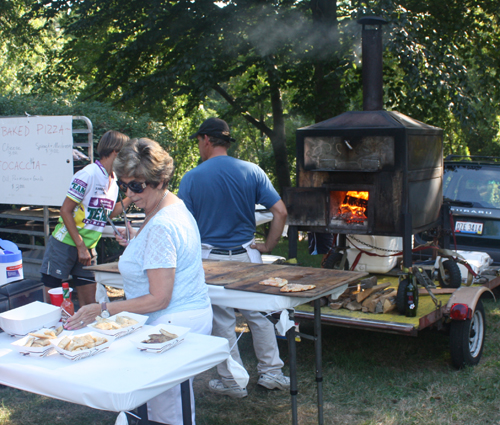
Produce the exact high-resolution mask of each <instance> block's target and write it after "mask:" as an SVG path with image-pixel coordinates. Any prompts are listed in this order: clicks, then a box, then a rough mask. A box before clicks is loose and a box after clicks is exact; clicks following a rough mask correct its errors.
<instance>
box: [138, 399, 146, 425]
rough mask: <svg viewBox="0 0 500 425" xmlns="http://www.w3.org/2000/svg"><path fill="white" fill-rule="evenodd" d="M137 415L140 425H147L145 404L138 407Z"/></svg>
mask: <svg viewBox="0 0 500 425" xmlns="http://www.w3.org/2000/svg"><path fill="white" fill-rule="evenodd" d="M137 414H138V415H139V417H140V418H141V420H140V421H139V424H140V425H149V419H148V405H147V403H144V404H143V405H142V406H139V407H138V408H137Z"/></svg>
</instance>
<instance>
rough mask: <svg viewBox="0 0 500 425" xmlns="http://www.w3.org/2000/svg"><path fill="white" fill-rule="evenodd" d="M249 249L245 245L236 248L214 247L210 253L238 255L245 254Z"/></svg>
mask: <svg viewBox="0 0 500 425" xmlns="http://www.w3.org/2000/svg"><path fill="white" fill-rule="evenodd" d="M246 252H247V250H246V249H245V248H243V247H240V248H236V249H217V248H216V249H212V250H211V251H210V254H215V255H238V254H245V253H246Z"/></svg>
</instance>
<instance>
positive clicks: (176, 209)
mask: <svg viewBox="0 0 500 425" xmlns="http://www.w3.org/2000/svg"><path fill="white" fill-rule="evenodd" d="M114 169H115V173H116V174H117V176H118V178H119V180H118V184H119V186H120V188H121V189H122V190H123V191H124V192H125V193H126V195H127V197H129V198H130V199H131V201H132V202H134V203H135V205H136V206H137V207H139V208H142V209H143V210H144V213H145V214H146V216H145V219H144V222H143V224H142V226H141V227H140V228H139V229H138V230H137V231H134V230H132V228H131V227H129V230H130V235H131V239H130V241H129V242H128V243H127V242H126V240H125V231H123V233H122V234H121V235H117V240H118V241H119V242H121V244H123V245H126V249H125V251H124V253H123V255H122V256H121V257H120V261H119V264H118V266H119V269H120V273H121V275H122V277H123V286H124V290H125V295H126V298H127V299H126V300H124V301H115V302H112V303H107V304H106V303H102V304H103V305H101V306H100V305H99V304H91V305H88V306H85V307H83V308H81V309H80V310H79V311H78V312H77V313H76V314H75V315H74V316H73V317H72V318H70V320H69V321H68V326H67V328H71V329H79V328H81V327H83V326H86V325H87V324H89V323H92V322H93V321H94V319H95V317H96V316H98V315H104V316H107V315H114V314H118V313H120V312H122V311H129V312H132V313H138V314H145V315H148V316H149V319H148V321H147V322H146V323H147V324H151V325H156V324H161V323H165V324H173V325H178V326H185V327H188V328H190V329H191V332H196V333H201V334H205V335H210V333H211V330H212V308H211V305H210V299H209V297H208V291H207V286H206V284H205V274H204V271H203V265H202V261H201V248H200V247H201V241H200V234H199V231H198V227H197V225H196V221H195V220H194V218H193V216H192V215H191V213H190V212H189V211H188V210H187V208H186V206H185V205H184V203H183V202H182V201H181V200H180V199H179V198H177V196H175V195H174V194H173V193H171V192H169V190H168V189H167V187H168V183H169V181H170V178H171V176H172V174H173V171H174V165H173V160H172V158H171V157H170V155H169V154H168V153H167V152H166V151H165V150H164V149H163V148H162V147H161V146H160V145H159V144H158V143H157V142H155V141H152V140H149V139H133V140H131V141H130V142H128V143H127V144H125V146H124V147H123V149H122V150H121V151H120V154H119V155H118V157H117V159H116V160H115V165H114ZM191 391H192V387H191ZM191 394H192V392H191ZM191 403H192V406H191V409H192V410H191V411H192V412H193V423H194V398H193V397H192V399H191ZM148 416H149V420H152V421H155V422H159V423H168V424H182V408H181V397H180V386H177V387H174V388H172V389H171V390H169V391H167V392H165V393H163V394H161V395H160V396H158V397H156V398H154V399H152V400H151V401H150V402H149V403H148Z"/></svg>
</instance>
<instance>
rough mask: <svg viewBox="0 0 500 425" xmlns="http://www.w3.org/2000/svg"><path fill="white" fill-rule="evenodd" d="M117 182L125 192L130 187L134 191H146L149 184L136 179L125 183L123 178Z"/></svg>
mask: <svg viewBox="0 0 500 425" xmlns="http://www.w3.org/2000/svg"><path fill="white" fill-rule="evenodd" d="M116 183H117V184H118V187H119V188H120V189H121V190H122V191H123V192H126V191H127V189H130V190H131V191H132V192H134V193H142V192H144V189H146V186H147V185H148V184H147V183H145V182H142V183H139V182H136V181H135V180H132V181H131V182H130V183H124V182H122V181H121V180H118V181H117V182H116Z"/></svg>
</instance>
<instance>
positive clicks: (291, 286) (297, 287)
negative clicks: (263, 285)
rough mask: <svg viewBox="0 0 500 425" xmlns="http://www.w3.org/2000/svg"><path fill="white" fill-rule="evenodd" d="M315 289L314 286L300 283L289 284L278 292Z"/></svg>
mask: <svg viewBox="0 0 500 425" xmlns="http://www.w3.org/2000/svg"><path fill="white" fill-rule="evenodd" d="M314 288H316V285H302V284H300V283H289V284H287V285H285V286H283V288H281V289H280V292H302V291H309V290H310V289H314Z"/></svg>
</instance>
